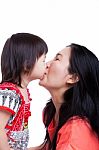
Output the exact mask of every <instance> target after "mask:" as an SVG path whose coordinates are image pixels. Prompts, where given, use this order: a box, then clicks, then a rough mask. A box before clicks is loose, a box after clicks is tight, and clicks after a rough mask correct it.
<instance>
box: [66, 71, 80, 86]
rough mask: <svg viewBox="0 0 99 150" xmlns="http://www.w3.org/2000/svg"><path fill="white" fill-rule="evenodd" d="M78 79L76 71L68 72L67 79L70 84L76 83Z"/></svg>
mask: <svg viewBox="0 0 99 150" xmlns="http://www.w3.org/2000/svg"><path fill="white" fill-rule="evenodd" d="M78 81H79V76H78V75H77V74H76V73H74V74H68V79H67V83H68V84H74V83H76V82H78Z"/></svg>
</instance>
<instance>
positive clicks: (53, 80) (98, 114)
mask: <svg viewBox="0 0 99 150" xmlns="http://www.w3.org/2000/svg"><path fill="white" fill-rule="evenodd" d="M40 85H42V86H44V87H45V88H46V89H47V90H48V91H49V92H50V94H51V96H52V98H51V100H50V101H49V102H48V103H47V105H46V107H45V109H44V112H43V121H44V124H45V127H46V137H45V143H46V144H45V147H43V145H42V146H41V147H38V148H34V149H35V150H36V149H46V150H99V61H98V58H97V57H96V56H95V55H94V54H93V53H92V52H91V51H89V50H88V49H87V48H86V47H84V46H80V45H77V44H71V45H69V46H67V47H66V48H64V49H63V50H62V51H60V52H59V53H58V54H57V55H56V57H55V58H54V59H53V60H52V61H50V62H49V63H48V64H47V68H46V73H45V74H44V77H43V79H42V80H41V81H40Z"/></svg>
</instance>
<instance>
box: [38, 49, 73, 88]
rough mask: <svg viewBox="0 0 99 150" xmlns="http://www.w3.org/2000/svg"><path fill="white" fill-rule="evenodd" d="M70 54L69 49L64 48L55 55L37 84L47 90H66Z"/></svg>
mask: <svg viewBox="0 0 99 150" xmlns="http://www.w3.org/2000/svg"><path fill="white" fill-rule="evenodd" d="M70 54H71V48H70V47H66V48H64V49H63V50H61V51H60V52H59V53H57V55H56V56H55V58H54V59H53V60H52V61H50V62H48V63H47V66H46V72H45V74H44V76H43V78H42V79H41V80H40V83H39V84H40V85H42V86H44V87H46V88H47V89H51V88H52V89H57V88H66V83H67V81H68V79H69V72H68V67H69V59H70Z"/></svg>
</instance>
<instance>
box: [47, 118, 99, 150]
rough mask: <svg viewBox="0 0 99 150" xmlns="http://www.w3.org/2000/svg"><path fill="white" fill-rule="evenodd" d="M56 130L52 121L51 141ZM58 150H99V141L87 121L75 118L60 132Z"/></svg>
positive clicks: (50, 128)
mask: <svg viewBox="0 0 99 150" xmlns="http://www.w3.org/2000/svg"><path fill="white" fill-rule="evenodd" d="M54 130H55V127H54V124H53V121H52V122H51V123H50V125H49V127H48V132H49V136H50V139H51V140H52V138H53V134H54ZM56 150H99V139H98V137H97V136H96V134H95V133H94V132H93V130H92V129H91V127H90V125H89V124H88V122H87V121H86V120H83V119H81V118H78V117H73V119H72V120H68V121H67V123H65V124H64V125H63V126H62V128H61V129H60V130H59V131H58V135H57V142H56Z"/></svg>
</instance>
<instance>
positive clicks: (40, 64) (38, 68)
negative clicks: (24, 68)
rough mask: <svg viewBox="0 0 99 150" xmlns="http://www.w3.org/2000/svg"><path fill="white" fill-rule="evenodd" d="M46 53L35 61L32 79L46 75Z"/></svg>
mask: <svg viewBox="0 0 99 150" xmlns="http://www.w3.org/2000/svg"><path fill="white" fill-rule="evenodd" d="M45 58H46V55H45V54H43V55H42V56H41V57H40V58H39V59H38V60H37V61H36V63H35V65H34V67H33V70H32V71H31V73H30V78H31V80H35V79H40V78H42V76H43V75H44V72H45V69H46V64H45Z"/></svg>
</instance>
